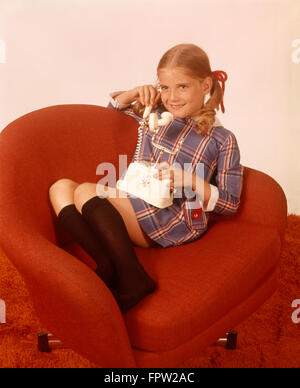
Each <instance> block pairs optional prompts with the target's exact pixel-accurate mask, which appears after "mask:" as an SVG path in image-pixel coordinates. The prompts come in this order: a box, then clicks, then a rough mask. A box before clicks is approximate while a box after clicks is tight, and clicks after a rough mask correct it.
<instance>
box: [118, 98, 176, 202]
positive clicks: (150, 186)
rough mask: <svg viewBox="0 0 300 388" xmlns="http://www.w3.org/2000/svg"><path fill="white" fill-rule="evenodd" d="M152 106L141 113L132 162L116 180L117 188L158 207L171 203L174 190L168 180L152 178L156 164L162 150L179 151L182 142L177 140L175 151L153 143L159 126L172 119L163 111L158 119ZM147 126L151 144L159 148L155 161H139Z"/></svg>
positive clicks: (174, 152) (166, 123) (155, 170)
mask: <svg viewBox="0 0 300 388" xmlns="http://www.w3.org/2000/svg"><path fill="white" fill-rule="evenodd" d="M151 110H152V106H151V105H150V106H147V107H146V109H145V112H144V114H143V119H142V121H140V123H139V124H140V126H139V128H138V131H139V134H138V143H137V148H136V153H135V156H134V162H133V163H131V164H130V165H129V167H128V170H127V171H126V174H125V176H124V178H123V179H120V180H119V181H118V182H117V188H118V189H120V190H122V191H125V192H128V193H130V194H133V195H134V196H136V197H138V198H141V199H143V200H144V201H146V202H148V203H150V204H151V205H153V206H156V207H158V208H165V207H168V206H170V205H172V203H173V196H174V191H173V192H171V190H170V180H169V179H163V180H159V179H158V178H154V177H153V174H154V173H155V172H157V169H156V166H157V164H158V163H159V162H160V160H161V157H162V155H163V153H164V152H168V153H170V154H173V155H174V154H176V153H178V152H179V149H180V146H181V144H182V142H179V144H178V146H177V147H176V149H175V151H172V150H169V149H167V148H165V147H163V146H161V145H159V144H155V143H154V137H155V135H156V133H157V132H158V129H159V127H161V126H165V125H168V124H169V123H170V122H171V121H172V120H173V115H172V114H171V113H170V112H163V113H162V114H161V118H160V119H158V116H157V114H156V113H151ZM145 126H147V127H148V128H149V130H150V131H151V132H153V137H152V144H153V146H154V147H156V148H158V149H159V150H160V154H159V156H158V159H157V160H156V162H155V163H154V164H153V163H150V162H146V161H139V160H138V156H139V152H140V147H141V143H142V135H143V130H142V129H143V128H144V127H145Z"/></svg>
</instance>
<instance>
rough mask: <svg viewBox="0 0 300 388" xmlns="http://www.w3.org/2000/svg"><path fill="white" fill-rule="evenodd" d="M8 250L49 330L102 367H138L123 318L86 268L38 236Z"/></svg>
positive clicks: (25, 237) (8, 245)
mask: <svg viewBox="0 0 300 388" xmlns="http://www.w3.org/2000/svg"><path fill="white" fill-rule="evenodd" d="M3 250H4V251H5V252H6V253H7V256H8V258H9V259H11V261H12V262H13V263H14V265H15V266H16V268H17V269H18V270H19V272H20V273H21V275H22V276H23V278H24V280H25V283H26V285H27V287H28V289H29V291H30V294H31V297H32V302H33V305H34V308H35V310H36V312H37V315H38V317H39V319H40V321H41V323H42V325H43V327H44V328H45V329H47V331H49V332H51V333H52V334H54V335H55V336H56V337H57V338H59V339H60V340H61V341H62V342H63V343H64V344H65V345H66V346H67V347H70V348H71V349H73V350H75V351H76V352H78V353H79V354H80V355H82V356H83V357H85V358H87V359H89V360H91V361H92V362H94V363H95V364H96V365H98V366H100V367H108V368H112V367H135V366H136V364H135V360H134V356H133V352H132V348H131V344H130V341H129V338H128V333H127V329H126V326H125V323H124V319H123V316H122V314H121V312H120V310H119V308H118V305H117V303H116V301H115V299H114V297H113V296H112V294H111V292H110V290H109V289H108V288H107V287H106V285H105V284H104V282H103V281H102V280H101V279H100V278H99V277H98V276H97V275H96V274H95V273H94V272H93V271H92V270H91V269H90V268H89V267H88V266H86V265H85V264H83V263H82V262H80V260H78V259H76V258H75V257H73V256H72V255H70V254H69V253H67V252H65V251H64V250H63V249H61V248H59V247H57V246H56V245H54V244H52V243H51V242H50V241H48V240H47V239H45V238H44V237H43V236H42V235H40V234H38V233H26V235H25V234H24V233H23V236H22V245H21V244H13V243H11V242H10V241H9V239H8V240H6V243H5V242H4V244H3Z"/></svg>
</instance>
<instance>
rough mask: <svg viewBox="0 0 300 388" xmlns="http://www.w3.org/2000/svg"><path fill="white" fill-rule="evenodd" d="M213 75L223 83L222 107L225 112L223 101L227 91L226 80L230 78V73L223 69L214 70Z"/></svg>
mask: <svg viewBox="0 0 300 388" xmlns="http://www.w3.org/2000/svg"><path fill="white" fill-rule="evenodd" d="M212 75H213V77H214V78H215V79H216V80H217V81H219V82H221V84H222V90H223V96H222V100H221V109H222V112H223V113H224V112H225V108H224V103H223V97H224V93H225V82H226V81H227V79H228V75H227V74H226V73H225V71H223V70H216V71H213V72H212Z"/></svg>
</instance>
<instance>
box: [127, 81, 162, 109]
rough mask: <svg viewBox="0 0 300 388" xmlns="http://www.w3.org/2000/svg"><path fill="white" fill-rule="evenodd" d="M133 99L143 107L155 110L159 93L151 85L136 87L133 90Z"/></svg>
mask: <svg viewBox="0 0 300 388" xmlns="http://www.w3.org/2000/svg"><path fill="white" fill-rule="evenodd" d="M133 91H134V95H135V98H136V99H137V100H138V101H139V102H140V103H141V104H142V105H144V106H148V105H152V107H153V108H157V103H158V100H159V99H160V92H159V91H158V90H157V89H156V88H155V87H154V86H153V85H143V86H137V87H136V88H135V89H133Z"/></svg>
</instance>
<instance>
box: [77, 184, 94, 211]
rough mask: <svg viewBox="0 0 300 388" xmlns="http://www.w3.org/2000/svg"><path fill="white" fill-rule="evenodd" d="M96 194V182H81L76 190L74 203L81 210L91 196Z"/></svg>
mask: <svg viewBox="0 0 300 388" xmlns="http://www.w3.org/2000/svg"><path fill="white" fill-rule="evenodd" d="M95 196H96V184H95V183H88V182H86V183H81V184H80V185H78V186H77V187H76V189H75V190H74V203H75V205H76V207H77V209H78V210H80V211H81V208H82V206H83V204H84V203H85V202H86V201H88V200H89V199H90V198H92V197H95Z"/></svg>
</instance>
